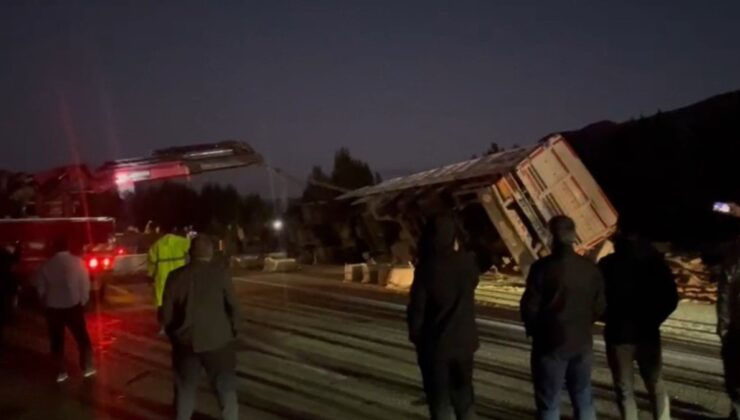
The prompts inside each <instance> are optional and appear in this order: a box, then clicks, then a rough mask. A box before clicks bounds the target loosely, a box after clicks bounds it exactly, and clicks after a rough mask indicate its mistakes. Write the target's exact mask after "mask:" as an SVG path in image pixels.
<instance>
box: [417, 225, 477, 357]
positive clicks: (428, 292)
mask: <svg viewBox="0 0 740 420" xmlns="http://www.w3.org/2000/svg"><path fill="white" fill-rule="evenodd" d="M432 224H433V229H426V232H425V233H424V234H422V240H420V243H419V249H420V259H419V262H418V265H417V266H416V269H415V272H414V282H413V284H412V286H411V293H410V298H409V304H408V307H407V321H408V328H409V339H410V340H411V342H413V343H414V344H415V345H416V347H417V351H418V352H419V353H420V354H422V355H423V356H424V357H426V358H431V359H435V360H450V359H453V360H462V359H469V358H471V357H472V356H473V354H474V353H475V351H476V350H477V349H478V331H477V329H476V325H475V288H476V287H477V285H478V278H479V275H480V270H479V268H478V265H477V264H476V258H475V256H474V255H473V254H472V253H468V252H465V251H462V250H457V251H456V250H455V249H454V243H455V239H456V238H459V235H457V233H456V229H455V224H454V221H453V220H452V219H451V218H449V217H440V218H437V219H436V220H435V221H434V222H432ZM458 244H459V242H458Z"/></svg>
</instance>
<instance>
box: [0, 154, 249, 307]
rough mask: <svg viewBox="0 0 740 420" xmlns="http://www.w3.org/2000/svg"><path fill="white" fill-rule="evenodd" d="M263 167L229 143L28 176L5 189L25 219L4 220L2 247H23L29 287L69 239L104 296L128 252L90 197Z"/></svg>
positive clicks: (23, 275) (0, 222)
mask: <svg viewBox="0 0 740 420" xmlns="http://www.w3.org/2000/svg"><path fill="white" fill-rule="evenodd" d="M261 164H263V160H262V157H261V156H260V155H259V154H257V153H256V152H255V151H254V150H253V149H252V148H251V147H250V146H249V145H247V144H245V143H242V142H237V141H225V142H220V143H214V144H201V145H195V146H185V147H173V148H168V149H162V150H157V151H155V152H153V153H152V154H151V156H149V157H143V158H133V159H123V160H117V161H113V162H108V163H106V164H104V165H103V166H101V167H100V168H98V169H97V170H94V171H92V170H90V169H89V168H88V167H87V166H85V165H74V166H66V167H61V168H56V169H52V170H49V171H44V172H41V173H37V174H33V175H25V176H22V179H23V180H24V182H22V183H21V184H20V185H16V186H15V189H14V190H11V191H5V194H6V195H7V196H9V197H10V198H11V199H12V200H15V201H16V202H17V204H18V207H19V208H20V209H22V210H21V213H22V215H23V216H22V217H20V218H6V219H0V246H6V245H12V246H15V247H20V261H19V263H18V265H17V273H18V276H19V277H20V279H21V282H22V283H21V284H22V285H25V286H28V285H29V283H28V279H30V278H31V277H32V275H33V272H34V271H35V270H36V269H37V268H38V266H39V265H40V264H41V263H42V262H43V261H45V260H46V259H48V258H49V257H50V253H51V251H50V248H51V244H52V242H53V241H54V240H56V239H58V238H60V237H65V238H66V239H67V240H68V241H70V242H71V243H73V244H75V245H77V248H78V249H82V250H83V258H84V259H85V263H86V265H87V268H88V269H89V270H90V273H91V278H92V279H93V283H92V288H93V290H94V291H97V292H100V293H102V291H103V290H104V289H105V281H104V279H105V277H106V276H104V274H105V273H106V272H107V271H109V270H111V269H112V268H113V267H114V266H115V259H116V257H118V256H120V254H121V253H122V252H125V250H124V249H123V248H122V247H117V246H116V244H115V243H114V242H113V240H112V238H113V235H114V233H115V221H114V220H113V219H112V218H109V217H88V216H87V206H86V203H87V198H88V197H89V196H90V195H91V194H99V193H103V192H106V191H110V190H112V189H117V190H118V191H128V190H131V189H133V187H134V185H135V184H136V183H138V182H142V181H151V180H162V179H171V178H182V177H190V176H191V175H195V174H200V173H203V172H210V171H217V170H223V169H231V168H238V167H246V166H252V165H261ZM5 184H6V185H7V183H5Z"/></svg>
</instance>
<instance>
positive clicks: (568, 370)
mask: <svg viewBox="0 0 740 420" xmlns="http://www.w3.org/2000/svg"><path fill="white" fill-rule="evenodd" d="M592 361H593V354H592V352H591V349H587V350H584V351H583V352H581V353H579V354H576V355H571V356H563V355H560V354H557V353H552V352H543V351H539V350H538V349H536V348H535V349H533V351H532V359H531V364H532V380H533V382H534V397H535V405H536V407H537V418H538V419H540V420H559V419H560V392H561V390H562V389H563V385H565V386H566V387H567V388H568V394H570V401H571V404H572V405H573V414H574V418H575V419H578V420H593V419H595V418H596V411H595V409H594V405H593V397H592V395H591V363H592Z"/></svg>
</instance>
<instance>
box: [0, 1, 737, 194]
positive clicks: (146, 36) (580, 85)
mask: <svg viewBox="0 0 740 420" xmlns="http://www.w3.org/2000/svg"><path fill="white" fill-rule="evenodd" d="M102 3H103V2H97V1H95V2H93V1H91V2H77V1H63V2H62V1H60V2H57V3H54V2H43V1H4V2H2V5H0V140H1V141H2V145H3V146H4V147H3V148H2V152H0V168H6V169H12V170H41V169H45V168H48V167H50V166H53V165H59V164H64V163H68V162H71V161H73V160H74V154H73V153H71V151H72V150H78V151H79V155H80V156H81V159H82V160H84V161H86V162H89V163H93V164H97V163H100V162H101V161H103V160H107V159H113V158H117V157H119V158H120V157H133V156H140V155H145V154H148V153H149V151H150V150H152V149H155V148H159V147H166V146H170V145H180V144H189V143H198V142H210V141H215V140H220V139H227V138H237V139H243V140H246V141H248V142H250V143H251V144H252V145H253V146H254V147H255V148H256V149H257V150H258V151H260V152H262V153H263V154H264V155H265V156H266V157H268V158H269V159H270V160H271V161H272V162H273V163H274V164H275V165H276V166H278V167H282V168H284V169H287V170H289V171H290V172H292V173H294V174H296V175H300V176H304V175H305V174H307V173H308V171H309V169H310V167H311V166H312V165H314V164H322V165H323V166H324V167H325V168H326V167H328V166H329V164H330V161H331V158H332V155H333V152H334V151H335V150H336V149H337V148H338V147H340V146H348V147H349V148H350V150H351V151H352V153H353V154H355V155H356V156H357V157H360V158H362V159H365V160H367V161H368V162H369V163H370V164H371V166H372V167H373V168H374V169H377V170H379V171H380V172H381V173H382V174H384V175H385V176H386V177H389V176H393V175H398V174H402V173H407V172H409V171H413V170H418V169H424V168H427V167H430V166H435V165H438V164H443V163H448V162H452V161H455V160H460V159H465V158H468V157H470V155H472V154H474V153H479V152H481V151H483V150H485V149H486V147H487V145H488V144H489V143H490V142H491V141H497V142H499V143H500V144H503V145H511V144H513V143H519V144H528V143H532V142H534V141H536V140H537V139H539V138H540V137H542V136H543V135H544V134H547V133H549V132H552V131H557V130H563V129H573V128H579V127H581V126H583V125H585V124H588V123H591V122H595V121H597V120H602V119H613V120H618V121H619V120H624V119H627V118H630V117H632V116H639V115H640V114H645V115H648V114H652V113H654V112H656V111H657V110H658V109H659V108H660V109H663V110H667V109H671V108H675V107H679V106H683V105H687V104H689V103H691V102H694V101H697V100H701V99H704V98H705V97H708V96H711V95H714V94H718V93H722V92H725V91H728V90H733V89H737V88H739V87H740V24H738V22H740V2H738V1H720V0H714V1H709V2H707V1H696V0H694V1H676V0H670V1H653V2H643V1H630V2H624V1H623V2H605V1H604V2H601V1H585V0H584V1H557V2H528V1H494V0H486V1H460V2H449V3H446V2H434V1H403V0H391V1H370V0H366V1H361V0H357V1H352V0H342V1H293V2H285V1H278V0H269V1H247V2H229V1H223V2H222V1H216V2H212V1H208V2H206V1H203V2H187V5H185V4H186V3H185V2H141V1H129V2H126V1H110V2H106V3H111V4H108V5H103V4H102ZM165 3H166V4H165ZM644 3H649V5H647V4H644ZM55 4H56V5H55ZM143 5H148V6H143ZM206 5H208V6H206ZM257 172H259V171H257V170H253V171H249V172H231V173H229V174H226V175H224V174H222V175H221V176H219V177H217V178H218V179H219V180H222V181H227V182H231V183H234V184H236V185H238V186H239V187H240V188H241V189H243V190H258V191H262V192H265V191H267V188H266V185H267V180H266V179H265V177H264V176H260V175H256V173H257Z"/></svg>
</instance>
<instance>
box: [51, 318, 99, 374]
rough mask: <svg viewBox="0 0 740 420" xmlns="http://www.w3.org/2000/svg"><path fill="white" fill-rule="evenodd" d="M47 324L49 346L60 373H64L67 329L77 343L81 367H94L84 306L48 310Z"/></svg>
mask: <svg viewBox="0 0 740 420" xmlns="http://www.w3.org/2000/svg"><path fill="white" fill-rule="evenodd" d="M46 323H47V325H48V326H49V344H50V345H51V355H52V357H53V358H54V362H55V363H56V366H57V368H58V369H59V372H64V371H65V368H64V333H65V329H68V330H69V332H70V333H71V334H72V337H74V339H75V341H76V342H77V349H78V351H79V354H80V367H81V368H82V369H83V370H84V369H87V368H91V367H92V346H91V345H90V336H89V335H88V334H87V325H85V309H84V308H83V307H82V305H77V306H73V307H71V308H47V309H46Z"/></svg>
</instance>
